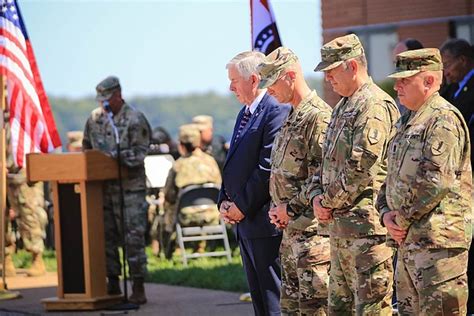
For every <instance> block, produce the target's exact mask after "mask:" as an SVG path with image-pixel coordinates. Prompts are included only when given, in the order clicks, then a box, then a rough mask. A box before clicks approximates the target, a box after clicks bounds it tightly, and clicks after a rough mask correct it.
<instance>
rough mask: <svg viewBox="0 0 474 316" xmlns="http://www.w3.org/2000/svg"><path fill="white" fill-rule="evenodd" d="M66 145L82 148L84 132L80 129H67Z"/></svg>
mask: <svg viewBox="0 0 474 316" xmlns="http://www.w3.org/2000/svg"><path fill="white" fill-rule="evenodd" d="M66 137H67V141H68V145H69V146H71V147H74V148H82V139H83V138H84V133H83V132H81V131H69V132H67V134H66Z"/></svg>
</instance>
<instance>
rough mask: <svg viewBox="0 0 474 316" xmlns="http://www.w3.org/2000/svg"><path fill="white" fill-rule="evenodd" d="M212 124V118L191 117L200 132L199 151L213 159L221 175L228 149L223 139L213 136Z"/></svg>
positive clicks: (204, 116) (205, 116) (203, 116)
mask: <svg viewBox="0 0 474 316" xmlns="http://www.w3.org/2000/svg"><path fill="white" fill-rule="evenodd" d="M213 122H214V120H213V119H212V116H209V115H198V116H195V117H193V123H194V124H196V125H197V126H198V127H199V130H200V131H201V149H202V150H203V151H204V152H206V153H208V154H209V155H211V156H212V157H214V159H215V160H216V162H217V164H218V165H219V169H220V171H221V174H222V170H223V169H224V163H225V158H226V157H227V151H228V148H226V144H225V139H224V137H222V136H220V135H215V134H214V127H213Z"/></svg>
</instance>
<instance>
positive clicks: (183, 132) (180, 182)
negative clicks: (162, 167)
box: [164, 124, 222, 232]
mask: <svg viewBox="0 0 474 316" xmlns="http://www.w3.org/2000/svg"><path fill="white" fill-rule="evenodd" d="M179 142H180V151H181V153H182V156H181V157H180V158H179V159H178V160H177V161H176V163H175V164H174V166H173V168H172V169H171V170H170V173H169V174H168V178H167V179H166V184H165V187H164V194H165V202H166V205H167V208H166V213H165V222H166V230H167V231H168V232H172V231H173V230H174V225H175V223H176V220H178V221H179V223H180V224H181V225H183V226H201V225H213V224H217V223H218V222H219V211H218V210H217V205H215V206H211V207H209V206H206V207H194V206H190V207H185V208H183V209H182V210H180V212H179V214H176V212H177V210H176V202H177V199H178V193H179V190H181V189H183V188H185V187H186V186H188V185H192V184H203V183H215V184H217V185H219V186H220V185H221V183H222V178H221V174H220V171H219V167H218V166H217V163H216V161H215V160H214V158H212V157H211V156H210V155H208V154H205V153H204V152H203V151H202V150H201V148H200V147H199V146H200V143H201V136H200V132H199V127H198V126H197V125H196V124H186V125H182V126H181V127H180V129H179Z"/></svg>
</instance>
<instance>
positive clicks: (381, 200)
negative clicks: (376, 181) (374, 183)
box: [375, 182, 390, 226]
mask: <svg viewBox="0 0 474 316" xmlns="http://www.w3.org/2000/svg"><path fill="white" fill-rule="evenodd" d="M386 192H387V183H386V182H384V183H383V184H382V187H381V188H380V191H379V194H378V195H377V202H376V205H375V207H376V208H377V210H378V211H379V214H380V217H379V218H380V224H382V226H385V225H384V223H383V216H384V215H385V214H386V213H388V212H390V209H389V208H388V204H387V196H386Z"/></svg>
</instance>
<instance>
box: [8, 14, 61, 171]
mask: <svg viewBox="0 0 474 316" xmlns="http://www.w3.org/2000/svg"><path fill="white" fill-rule="evenodd" d="M0 74H2V75H4V76H5V77H6V79H7V104H8V106H9V111H10V126H11V148H12V153H13V156H14V160H15V163H16V164H17V165H18V166H23V163H24V161H25V155H26V154H27V153H30V152H50V151H52V150H54V149H55V148H58V147H60V146H61V140H60V138H59V134H58V132H57V129H56V124H55V122H54V117H53V115H52V112H51V108H50V105H49V101H48V98H47V96H46V93H45V91H44V88H43V83H42V81H41V78H40V75H39V71H38V67H37V65H36V59H35V56H34V53H33V48H32V46H31V43H30V42H29V41H28V40H26V39H25V37H24V36H23V33H22V31H21V29H19V28H17V27H16V26H15V25H14V24H13V23H11V22H10V21H9V20H8V19H6V18H3V17H0Z"/></svg>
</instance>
